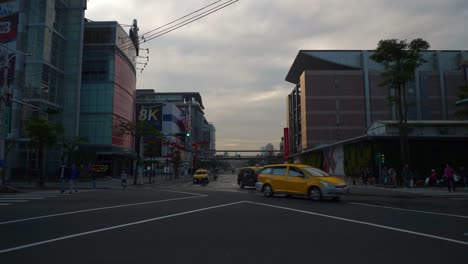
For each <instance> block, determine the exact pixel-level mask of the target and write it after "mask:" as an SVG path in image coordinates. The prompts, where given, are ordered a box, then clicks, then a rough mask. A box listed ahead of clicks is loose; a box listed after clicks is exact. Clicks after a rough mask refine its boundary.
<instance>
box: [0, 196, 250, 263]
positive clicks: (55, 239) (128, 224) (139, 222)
mask: <svg viewBox="0 0 468 264" xmlns="http://www.w3.org/2000/svg"><path fill="white" fill-rule="evenodd" d="M192 198H194V197H192ZM197 198H198V197H197ZM244 202H245V201H239V202H233V203H227V204H221V205H215V206H210V207H205V208H200V209H195V210H190V211H185V212H181V213H175V214H170V215H165V216H159V217H155V218H150V219H146V220H141V221H136V222H131V223H127V224H122V225H116V226H111V227H106V228H101V229H96V230H92V231H87V232H83V233H78V234H74V235H69V236H63V237H57V238H53V239H49V240H44V241H39V242H35V243H31V244H26V245H22V246H17V247H12V248H6V249H2V250H0V254H2V253H7V252H11V251H16V250H20V249H24V248H30V247H35V246H39V245H43V244H48V243H52V242H56V241H60V240H65V239H70V238H74V237H80V236H86V235H90V234H94V233H99V232H104V231H109V230H113V229H118V228H123V227H127V226H133V225H140V224H144V223H148V222H154V221H158V220H162V219H167V218H171V217H176V216H181V215H186V214H193V213H197V212H202V211H206V210H211V209H216V208H221V207H226V206H231V205H236V204H240V203H244Z"/></svg>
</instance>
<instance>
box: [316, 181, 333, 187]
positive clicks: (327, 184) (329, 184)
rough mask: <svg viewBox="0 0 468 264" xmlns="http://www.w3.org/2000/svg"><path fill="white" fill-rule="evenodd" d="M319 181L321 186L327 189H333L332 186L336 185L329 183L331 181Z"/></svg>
mask: <svg viewBox="0 0 468 264" xmlns="http://www.w3.org/2000/svg"><path fill="white" fill-rule="evenodd" d="M320 183H322V184H323V186H325V188H328V189H333V188H335V187H336V186H335V185H333V184H331V183H328V182H326V181H320Z"/></svg>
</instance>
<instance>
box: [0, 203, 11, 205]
mask: <svg viewBox="0 0 468 264" xmlns="http://www.w3.org/2000/svg"><path fill="white" fill-rule="evenodd" d="M2 205H10V204H9V203H0V206H2Z"/></svg>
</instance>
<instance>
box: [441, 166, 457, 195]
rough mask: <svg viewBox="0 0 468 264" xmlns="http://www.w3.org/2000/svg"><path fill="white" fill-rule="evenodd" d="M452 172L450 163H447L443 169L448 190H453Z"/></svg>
mask: <svg viewBox="0 0 468 264" xmlns="http://www.w3.org/2000/svg"><path fill="white" fill-rule="evenodd" d="M454 173H455V172H454V171H453V168H452V167H451V166H450V164H448V163H447V166H446V167H445V171H444V177H445V180H446V181H447V187H448V191H449V192H452V191H455V179H454Z"/></svg>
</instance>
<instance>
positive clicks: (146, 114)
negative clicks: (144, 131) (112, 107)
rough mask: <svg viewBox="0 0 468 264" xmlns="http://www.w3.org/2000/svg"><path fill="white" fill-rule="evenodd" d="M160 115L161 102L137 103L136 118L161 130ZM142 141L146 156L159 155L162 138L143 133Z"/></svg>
mask: <svg viewBox="0 0 468 264" xmlns="http://www.w3.org/2000/svg"><path fill="white" fill-rule="evenodd" d="M162 116H163V115H162V104H154V105H139V107H138V111H137V120H138V121H140V122H145V123H147V124H149V125H150V126H152V127H153V128H155V129H157V130H158V131H162ZM143 142H144V145H145V150H144V151H145V155H146V156H152V157H160V156H161V149H162V140H161V138H160V137H158V136H156V135H145V136H144V138H143Z"/></svg>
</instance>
